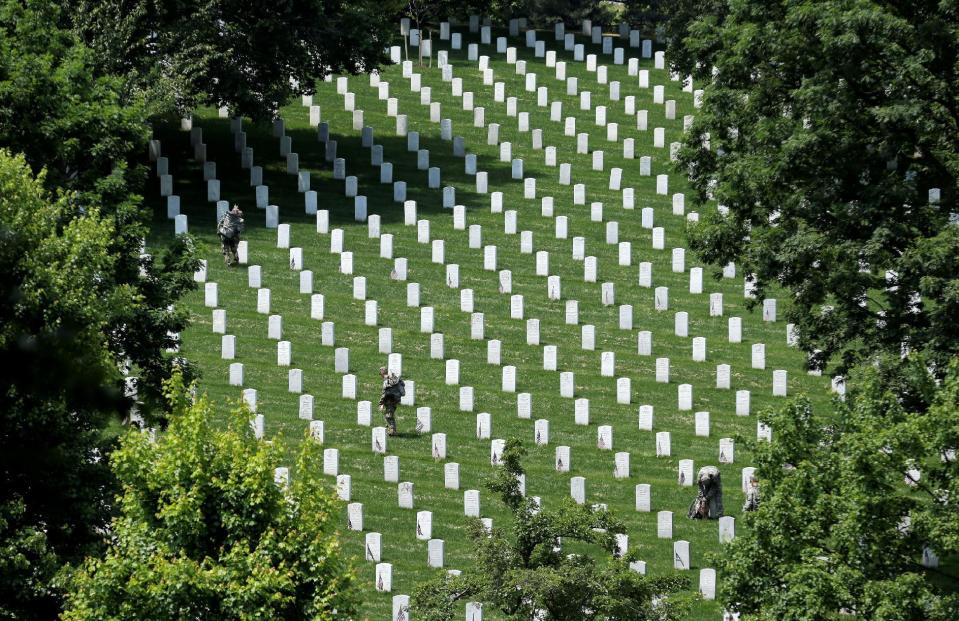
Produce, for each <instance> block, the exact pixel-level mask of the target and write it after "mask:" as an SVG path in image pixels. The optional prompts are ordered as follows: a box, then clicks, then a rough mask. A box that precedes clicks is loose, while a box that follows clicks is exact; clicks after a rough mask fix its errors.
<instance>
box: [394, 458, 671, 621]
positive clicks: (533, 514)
mask: <svg viewBox="0 0 959 621" xmlns="http://www.w3.org/2000/svg"><path fill="white" fill-rule="evenodd" d="M524 455H525V449H524V448H523V446H522V444H521V443H520V442H519V441H518V440H515V439H511V440H508V441H507V442H506V448H505V450H504V451H503V456H502V465H501V466H500V467H498V468H497V471H496V473H495V474H494V475H493V476H492V478H491V479H490V481H489V483H488V488H489V490H490V491H492V492H493V493H495V494H497V495H498V496H499V498H500V499H501V500H502V502H503V503H504V504H505V505H506V506H507V507H508V508H509V509H510V512H511V514H512V523H510V524H508V525H507V526H505V527H496V528H493V529H492V531H488V530H486V528H485V527H484V526H483V524H482V523H481V522H480V521H479V520H473V521H472V522H471V524H470V538H471V539H472V541H473V545H474V546H475V550H476V562H475V563H474V564H473V567H472V568H470V569H468V570H466V571H464V572H463V574H462V575H461V576H456V577H452V576H446V575H444V576H442V577H440V578H437V579H436V580H433V581H430V582H427V583H425V584H422V585H420V586H419V587H418V588H417V590H416V591H415V593H414V595H413V607H414V611H413V614H414V615H415V618H418V619H420V618H422V619H425V620H427V621H448V620H449V619H452V618H454V617H455V616H457V615H458V614H461V611H462V607H463V606H464V603H465V602H467V601H481V602H484V603H486V604H492V605H494V606H495V607H496V608H497V609H498V610H499V611H500V612H501V613H502V614H503V615H504V617H505V618H507V619H533V618H538V619H544V620H557V621H559V620H569V621H574V620H580V619H587V620H588V619H596V620H600V619H602V620H606V621H614V620H623V621H625V620H626V619H634V620H642V619H663V620H666V619H678V618H681V617H682V615H683V613H684V611H686V602H684V601H683V600H682V599H681V598H679V597H677V596H675V595H673V596H670V594H671V593H674V592H675V591H678V590H680V589H682V588H685V587H687V586H688V580H687V579H686V578H684V577H678V576H677V577H662V578H647V577H646V576H643V575H641V574H639V573H637V572H634V571H632V570H631V569H630V568H629V562H630V561H632V560H635V559H634V558H633V557H632V555H631V554H626V555H625V556H624V557H622V558H618V557H617V556H616V554H615V549H616V539H615V535H616V534H617V533H623V532H625V528H624V526H623V524H622V523H621V522H620V521H619V520H617V519H616V518H614V517H613V516H612V515H611V514H610V513H609V512H608V511H606V510H605V509H599V508H595V509H594V508H593V507H589V506H584V505H577V504H575V503H574V502H573V501H572V500H569V499H567V500H566V501H565V502H564V503H563V504H561V505H560V506H559V507H557V508H555V509H544V510H540V509H539V508H538V507H537V506H536V504H535V503H534V501H533V500H532V499H530V498H526V497H524V496H523V495H522V493H521V489H520V485H519V479H518V477H519V476H521V475H523V473H524V471H523V467H522V463H521V462H522V458H523V456H524ZM560 542H561V544H560ZM570 544H572V545H573V546H576V549H577V550H580V549H582V550H583V551H588V552H589V553H588V554H582V553H579V554H569V553H568V551H567V550H565V549H563V547H564V546H567V545H570ZM597 557H600V558H599V559H597ZM656 598H661V599H658V600H657V602H656V603H655V604H654V603H653V601H654V599H656ZM537 611H540V612H538V613H537ZM537 614H542V615H543V616H536V615H537Z"/></svg>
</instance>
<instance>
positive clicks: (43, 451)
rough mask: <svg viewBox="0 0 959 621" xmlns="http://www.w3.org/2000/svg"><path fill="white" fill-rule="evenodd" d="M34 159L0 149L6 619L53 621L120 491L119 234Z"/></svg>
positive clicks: (1, 509)
mask: <svg viewBox="0 0 959 621" xmlns="http://www.w3.org/2000/svg"><path fill="white" fill-rule="evenodd" d="M72 199H73V197H71V196H69V195H62V196H60V197H54V196H52V195H50V194H49V193H48V192H47V191H46V189H45V188H44V177H43V174H41V175H40V176H39V177H38V178H34V176H33V174H32V172H31V170H30V167H29V166H28V165H27V163H26V161H25V158H24V157H23V156H21V155H18V156H13V155H11V154H10V153H9V152H7V151H5V150H2V149H0V239H2V242H0V358H2V359H3V360H4V361H5V362H6V364H5V368H6V371H5V372H4V373H3V374H0V429H2V430H3V431H2V433H0V478H2V480H3V486H2V489H0V551H2V552H3V553H2V554H0V618H7V619H9V618H16V619H49V618H52V617H53V616H55V615H56V613H57V611H58V609H59V602H58V596H57V595H58V594H57V590H56V588H54V587H53V586H52V585H51V584H50V582H51V580H52V578H53V576H54V574H55V572H56V570H57V569H58V568H59V566H60V565H61V564H63V563H65V562H73V561H78V560H79V559H81V558H83V556H84V555H85V554H87V553H89V552H91V551H93V550H96V549H97V546H98V545H99V542H100V541H101V539H102V535H101V534H100V533H101V531H102V528H103V527H104V526H105V525H106V520H107V518H108V515H109V505H110V500H111V498H112V496H113V494H114V487H113V484H112V478H111V476H110V474H109V470H108V468H107V466H106V464H105V462H104V461H103V459H102V456H103V455H105V454H106V453H107V451H108V450H109V448H110V445H111V442H110V440H109V438H107V437H105V436H104V434H103V430H104V428H105V427H106V426H107V424H108V423H109V421H110V419H111V416H113V415H114V414H115V413H116V412H118V411H119V410H120V409H121V408H122V394H121V392H120V390H119V381H120V374H119V371H118V370H117V367H116V365H115V364H114V363H113V360H112V358H111V356H110V355H109V351H108V349H107V338H108V337H107V318H106V316H105V315H104V314H103V313H102V309H103V307H104V306H112V307H121V306H124V305H130V304H133V300H132V299H131V298H130V297H129V292H128V291H125V290H111V289H110V288H109V287H107V286H104V283H103V279H102V276H103V274H106V273H109V272H110V271H111V270H112V269H113V268H114V263H115V261H116V258H115V257H114V256H113V255H112V254H111V253H110V249H109V245H110V240H111V239H112V238H113V236H114V233H115V229H114V227H113V225H112V223H111V222H110V221H109V220H107V219H104V218H102V217H101V216H100V214H99V213H98V212H97V211H96V210H89V211H87V213H85V214H81V215H77V214H76V205H75V204H74V203H73V201H72Z"/></svg>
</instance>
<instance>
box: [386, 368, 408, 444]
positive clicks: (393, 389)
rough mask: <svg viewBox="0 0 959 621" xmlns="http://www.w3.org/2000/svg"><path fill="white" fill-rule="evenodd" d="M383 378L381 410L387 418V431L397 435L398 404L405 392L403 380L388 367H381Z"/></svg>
mask: <svg viewBox="0 0 959 621" xmlns="http://www.w3.org/2000/svg"><path fill="white" fill-rule="evenodd" d="M380 377H382V378H383V394H382V396H381V397H380V412H383V418H384V419H386V433H388V434H389V435H391V436H395V435H396V406H398V405H399V404H400V399H402V398H403V395H404V394H405V392H406V391H405V390H404V384H403V380H402V379H400V377H399V376H398V375H397V374H396V373H390V372H389V371H388V370H387V369H386V367H380Z"/></svg>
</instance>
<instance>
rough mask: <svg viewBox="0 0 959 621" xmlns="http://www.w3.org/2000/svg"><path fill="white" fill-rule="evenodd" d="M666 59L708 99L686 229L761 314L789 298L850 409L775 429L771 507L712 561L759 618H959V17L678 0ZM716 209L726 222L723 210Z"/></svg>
mask: <svg viewBox="0 0 959 621" xmlns="http://www.w3.org/2000/svg"><path fill="white" fill-rule="evenodd" d="M664 11H665V13H666V16H667V20H666V22H665V23H664V31H665V34H666V36H667V37H668V48H667V52H666V57H667V60H668V62H669V64H670V66H671V68H672V69H673V70H674V71H677V72H679V73H681V74H682V75H691V76H693V81H694V84H695V85H696V88H702V89H703V91H704V92H703V106H702V108H701V109H700V110H698V111H697V113H696V118H695V122H694V123H693V127H692V129H691V131H690V132H689V133H688V134H687V136H686V139H685V143H684V146H683V148H682V150H681V152H680V154H679V162H678V170H679V171H680V172H682V173H684V174H687V175H688V176H689V178H690V181H691V183H692V185H693V188H694V190H695V194H696V200H697V202H698V203H699V204H700V205H701V206H702V209H701V212H702V213H704V214H706V216H705V217H704V218H703V220H702V221H701V222H700V223H699V224H698V225H694V226H691V227H690V228H689V230H688V233H689V240H690V244H691V246H692V248H693V249H694V250H695V251H697V252H698V254H699V255H700V256H701V257H702V258H703V259H704V260H706V261H708V262H710V263H712V264H714V265H715V266H716V268H717V271H718V270H719V268H720V267H721V266H723V265H725V264H726V263H728V262H731V261H732V262H735V263H736V264H737V265H738V266H739V269H740V271H741V272H743V273H745V274H748V275H749V277H750V278H751V279H752V281H753V283H754V285H755V291H756V293H757V298H756V302H757V303H758V301H759V300H761V299H762V298H763V297H764V296H766V295H767V294H768V292H769V290H770V288H771V287H772V286H775V285H778V286H779V287H782V288H783V289H784V290H785V292H786V294H788V296H789V303H788V308H789V310H788V311H787V320H788V321H790V322H792V323H794V324H795V326H796V330H797V335H798V337H799V345H800V347H801V348H802V349H803V350H804V351H805V352H806V353H807V355H808V356H809V366H810V367H811V368H813V369H821V370H827V371H829V372H830V373H832V374H846V375H848V376H849V378H850V379H849V381H848V382H847V384H848V386H849V390H848V394H847V395H846V399H845V401H843V400H841V399H838V398H837V399H836V400H835V401H834V403H833V405H832V407H831V408H826V409H822V408H821V409H818V410H814V409H813V408H812V406H811V405H810V404H809V403H808V402H807V401H806V400H805V399H803V398H799V399H797V400H795V401H794V402H793V403H792V404H790V405H788V406H786V407H785V408H783V409H781V410H780V411H778V412H772V411H771V412H766V413H765V414H763V415H762V419H763V420H764V422H766V423H767V424H770V425H771V426H772V428H773V436H774V442H772V443H763V444H762V445H759V446H754V447H753V450H754V451H755V454H756V465H757V466H758V474H759V476H760V479H761V481H762V497H763V500H762V504H761V506H760V509H759V510H758V511H756V512H754V513H752V514H749V515H748V516H746V524H747V525H748V528H747V529H746V530H745V533H743V534H742V535H741V536H738V537H737V538H736V539H735V540H734V542H733V543H731V544H730V545H729V546H727V547H726V549H724V551H723V555H722V556H721V557H720V558H718V559H716V563H717V567H718V568H719V576H720V577H721V585H720V596H721V598H722V600H723V602H724V604H725V605H726V607H727V608H728V609H730V610H734V611H737V612H741V613H743V614H744V615H747V616H748V618H755V619H770V620H772V619H785V620H801V619H803V620H804V619H834V618H840V617H843V616H847V615H855V616H856V617H858V618H864V619H886V620H893V619H895V620H905V619H909V620H913V619H914V620H916V621H919V620H921V619H936V620H938V619H941V620H945V619H955V618H957V617H959V597H957V595H956V593H957V591H959V576H957V573H956V570H955V563H956V559H957V552H959V536H957V535H959V521H957V513H956V497H957V493H959V484H957V475H959V472H957V468H959V466H957V462H956V453H955V451H956V448H957V447H959V417H957V412H959V399H957V394H959V393H957V386H959V360H957V354H959V324H957V321H956V319H957V318H959V295H957V293H959V224H957V216H956V213H957V208H956V182H957V178H959V154H957V150H956V144H957V143H959V113H957V111H959V99H957V97H959V6H957V5H956V3H955V2H938V1H933V0H917V1H915V2H908V3H899V2H888V1H885V0H870V1H867V2H849V1H846V0H802V1H799V2H793V1H789V2H787V1H781V0H742V1H739V2H722V1H718V0H674V1H673V2H670V3H668V5H666V6H664ZM720 206H721V208H720Z"/></svg>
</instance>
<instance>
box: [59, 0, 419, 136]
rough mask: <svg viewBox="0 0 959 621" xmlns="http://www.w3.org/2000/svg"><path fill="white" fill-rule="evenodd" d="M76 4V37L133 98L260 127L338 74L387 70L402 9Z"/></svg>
mask: <svg viewBox="0 0 959 621" xmlns="http://www.w3.org/2000/svg"><path fill="white" fill-rule="evenodd" d="M70 4H71V7H72V8H71V11H70V13H71V17H72V19H73V20H74V25H75V27H76V30H77V31H78V32H79V33H80V34H81V36H82V38H83V39H84V41H86V42H87V43H88V44H89V45H90V46H91V47H92V48H93V49H94V50H95V51H96V54H97V57H98V58H99V59H100V60H101V62H102V63H103V67H104V69H105V70H106V71H108V72H109V73H112V74H114V75H119V76H124V78H125V79H126V80H127V82H128V83H129V84H130V85H131V88H134V89H137V90H143V91H147V92H151V93H157V95H158V96H159V97H160V98H169V97H171V96H172V100H173V101H172V103H173V104H174V105H175V106H176V107H177V108H178V109H179V110H181V111H189V110H191V109H193V108H194V107H196V106H197V105H204V104H205V105H213V106H229V107H230V109H231V110H232V112H233V113H234V114H236V115H240V116H250V117H252V118H254V119H270V118H272V115H273V114H274V111H275V110H277V109H278V108H279V106H280V105H282V104H284V103H286V102H287V101H288V100H290V99H291V98H292V97H294V96H296V95H298V94H300V93H311V92H312V88H313V86H312V85H313V83H314V82H316V80H318V79H321V78H322V77H323V76H325V75H327V74H329V73H357V72H360V71H363V70H364V69H371V68H375V67H376V66H377V65H379V64H380V63H382V62H384V61H385V60H386V56H385V52H384V50H385V48H386V47H387V46H388V45H389V43H390V41H391V39H392V37H393V33H396V34H399V33H398V28H397V27H396V24H395V22H394V21H393V17H394V15H396V13H397V12H398V10H399V8H400V7H401V6H402V4H401V3H400V2H397V1H395V0H387V2H381V1H373V0H361V1H350V2H347V1H345V0H271V1H270V2H248V1H244V0H215V1H213V2H192V1H189V0H176V1H173V2H157V1H156V0H132V1H125V0H83V1H82V2H79V3H70ZM291 80H292V81H293V83H291Z"/></svg>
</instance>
